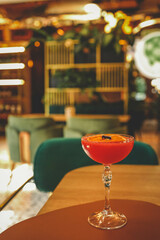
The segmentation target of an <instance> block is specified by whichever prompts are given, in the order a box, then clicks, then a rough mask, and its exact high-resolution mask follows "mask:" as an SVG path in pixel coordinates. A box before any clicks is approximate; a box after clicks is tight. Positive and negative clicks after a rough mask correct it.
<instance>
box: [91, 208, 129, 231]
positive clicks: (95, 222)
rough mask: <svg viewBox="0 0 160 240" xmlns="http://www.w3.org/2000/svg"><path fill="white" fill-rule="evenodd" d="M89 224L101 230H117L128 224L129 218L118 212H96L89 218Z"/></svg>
mask: <svg viewBox="0 0 160 240" xmlns="http://www.w3.org/2000/svg"><path fill="white" fill-rule="evenodd" d="M88 222H89V223H90V224H91V225H92V226H94V227H97V228H101V229H117V228H121V227H123V226H124V225H126V223H127V218H126V216H125V215H123V214H119V213H117V212H112V211H111V212H109V213H108V212H107V211H106V210H103V211H101V212H95V213H93V214H91V215H90V216H89V217H88Z"/></svg>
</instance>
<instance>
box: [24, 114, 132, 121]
mask: <svg viewBox="0 0 160 240" xmlns="http://www.w3.org/2000/svg"><path fill="white" fill-rule="evenodd" d="M21 116H23V117H28V118H30V117H31V118H34V117H35V118H37V117H39V118H40V117H51V118H53V119H54V120H55V121H56V122H66V119H67V117H66V115H65V114H48V115H47V114H41V113H38V114H23V115H21ZM73 117H77V118H89V119H110V118H114V117H117V118H118V119H119V121H120V122H121V123H128V121H129V120H130V115H127V114H120V115H112V114H75V115H74V116H73Z"/></svg>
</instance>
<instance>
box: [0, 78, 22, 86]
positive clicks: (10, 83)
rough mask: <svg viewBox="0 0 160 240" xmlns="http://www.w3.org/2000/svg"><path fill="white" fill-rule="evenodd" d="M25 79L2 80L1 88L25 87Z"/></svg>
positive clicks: (0, 81)
mask: <svg viewBox="0 0 160 240" xmlns="http://www.w3.org/2000/svg"><path fill="white" fill-rule="evenodd" d="M24 83H25V81H24V80H23V79H0V86H17V85H24Z"/></svg>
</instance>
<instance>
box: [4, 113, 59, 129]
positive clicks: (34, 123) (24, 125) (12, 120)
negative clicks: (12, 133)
mask: <svg viewBox="0 0 160 240" xmlns="http://www.w3.org/2000/svg"><path fill="white" fill-rule="evenodd" d="M55 124H56V123H55V121H54V120H53V119H52V118H41V117H39V118H29V117H27V118H25V117H20V116H9V117H8V125H9V126H10V127H13V128H16V129H17V130H18V131H19V132H20V131H27V132H32V131H34V130H35V129H39V128H43V127H45V126H50V125H52V126H53V125H55Z"/></svg>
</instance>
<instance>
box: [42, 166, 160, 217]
mask: <svg viewBox="0 0 160 240" xmlns="http://www.w3.org/2000/svg"><path fill="white" fill-rule="evenodd" d="M111 170H112V173H113V178H112V184H111V193H110V198H111V199H130V200H142V201H146V202H151V203H155V204H157V205H160V166H138V165H113V166H112V167H111ZM102 172H103V166H101V165H97V166H89V167H83V168H79V169H76V170H73V171H71V172H69V173H68V174H67V175H66V176H65V177H64V178H63V180H62V181H61V183H60V184H59V185H58V187H57V188H56V189H55V191H54V192H53V193H52V195H51V196H50V198H49V199H48V201H47V202H46V204H45V205H44V206H43V207H42V209H41V210H40V212H39V214H43V213H46V212H50V211H52V210H56V209H60V208H65V207H69V206H74V205H78V204H83V203H89V202H94V201H98V200H103V199H104V186H103V183H102V177H101V174H102Z"/></svg>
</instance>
